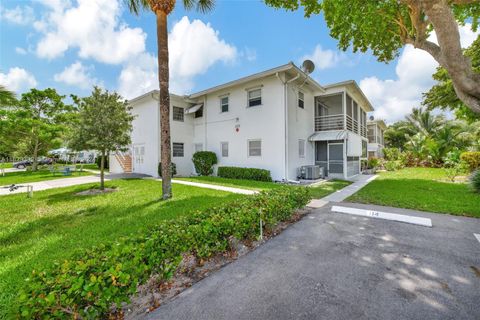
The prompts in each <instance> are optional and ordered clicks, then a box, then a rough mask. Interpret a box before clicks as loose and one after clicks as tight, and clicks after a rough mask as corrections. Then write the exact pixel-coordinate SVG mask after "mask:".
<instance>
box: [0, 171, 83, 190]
mask: <svg viewBox="0 0 480 320" xmlns="http://www.w3.org/2000/svg"><path fill="white" fill-rule="evenodd" d="M88 175H92V173H91V172H87V171H82V172H72V174H71V175H70V176H64V175H63V174H62V173H58V172H57V173H55V175H53V174H52V173H51V172H50V171H49V170H40V171H35V172H32V171H17V172H5V176H1V175H0V186H5V185H9V184H13V183H14V184H19V183H29V182H38V181H45V180H54V179H62V178H72V177H79V176H88Z"/></svg>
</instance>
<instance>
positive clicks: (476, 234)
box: [473, 233, 480, 242]
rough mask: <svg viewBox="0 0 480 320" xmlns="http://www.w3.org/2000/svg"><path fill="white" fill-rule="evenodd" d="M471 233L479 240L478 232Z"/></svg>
mask: <svg viewBox="0 0 480 320" xmlns="http://www.w3.org/2000/svg"><path fill="white" fill-rule="evenodd" d="M473 235H474V236H475V238H477V240H478V242H480V234H478V233H474V234H473Z"/></svg>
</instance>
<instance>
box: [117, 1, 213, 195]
mask: <svg viewBox="0 0 480 320" xmlns="http://www.w3.org/2000/svg"><path fill="white" fill-rule="evenodd" d="M124 1H125V2H126V4H127V5H128V7H129V9H130V11H131V12H132V13H134V14H136V15H138V14H140V11H141V10H151V11H152V12H153V13H154V14H155V16H156V20H157V47H158V81H159V88H160V102H159V105H160V140H161V161H160V162H161V164H162V172H163V176H162V197H163V199H169V198H171V197H172V184H171V172H170V166H171V162H172V159H171V141H170V94H169V91H168V86H169V68H168V30H167V17H168V15H169V14H170V13H171V12H172V11H173V9H174V8H175V4H176V0H124ZM182 2H183V6H184V7H185V9H187V10H188V9H192V8H194V7H195V8H196V9H197V10H198V11H200V12H208V11H210V10H211V9H213V7H214V4H215V1H214V0H183V1H182ZM192 54H194V53H192Z"/></svg>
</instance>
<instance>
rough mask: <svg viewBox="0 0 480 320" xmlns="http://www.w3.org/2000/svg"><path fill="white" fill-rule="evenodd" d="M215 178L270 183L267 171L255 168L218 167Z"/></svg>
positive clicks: (270, 177)
mask: <svg viewBox="0 0 480 320" xmlns="http://www.w3.org/2000/svg"><path fill="white" fill-rule="evenodd" d="M217 176H219V177H222V178H230V179H245V180H257V181H272V176H271V175H270V171H269V170H265V169H257V168H239V167H218V171H217Z"/></svg>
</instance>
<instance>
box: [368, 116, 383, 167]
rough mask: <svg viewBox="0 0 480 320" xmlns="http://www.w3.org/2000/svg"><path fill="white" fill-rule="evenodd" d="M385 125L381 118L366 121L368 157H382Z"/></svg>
mask: <svg viewBox="0 0 480 320" xmlns="http://www.w3.org/2000/svg"><path fill="white" fill-rule="evenodd" d="M385 130H387V125H386V124H385V122H384V121H383V120H374V119H371V120H369V121H368V122H367V131H368V132H367V136H368V158H383V148H384V141H383V133H384V132H385Z"/></svg>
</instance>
